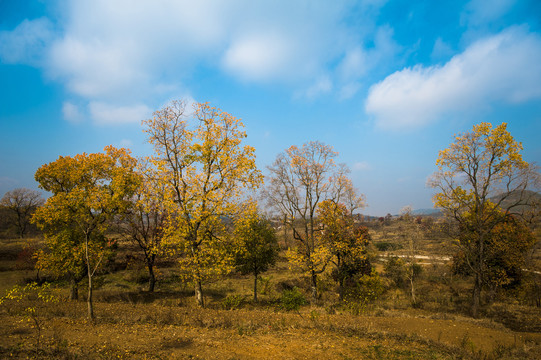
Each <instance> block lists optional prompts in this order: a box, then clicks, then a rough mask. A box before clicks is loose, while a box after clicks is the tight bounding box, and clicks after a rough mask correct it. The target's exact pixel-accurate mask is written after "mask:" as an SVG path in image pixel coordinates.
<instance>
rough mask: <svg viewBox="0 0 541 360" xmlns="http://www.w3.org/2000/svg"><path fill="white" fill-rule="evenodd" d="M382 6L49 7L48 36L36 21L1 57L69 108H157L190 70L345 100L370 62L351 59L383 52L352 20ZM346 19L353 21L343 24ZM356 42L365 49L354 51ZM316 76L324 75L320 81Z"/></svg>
mask: <svg viewBox="0 0 541 360" xmlns="http://www.w3.org/2000/svg"><path fill="white" fill-rule="evenodd" d="M383 3H384V1H374V0H365V1H362V2H361V3H355V2H341V1H340V2H313V1H311V0H300V1H289V0H277V1H269V2H254V1H251V0H231V1H218V0H199V1H191V0H178V1H171V0H156V1H152V2H151V1H135V2H134V1H131V0H118V1H114V2H111V1H109V0H68V1H66V2H61V3H60V4H59V6H58V12H57V13H56V15H58V16H57V18H56V19H55V21H57V23H55V28H54V29H53V26H52V22H51V21H50V20H47V19H46V18H42V19H37V20H32V21H28V20H25V21H24V22H22V23H21V24H20V25H19V26H18V27H17V28H15V29H14V30H12V31H7V32H2V33H0V57H1V59H2V61H4V62H10V63H30V64H32V65H34V66H39V67H42V68H43V69H44V72H45V74H46V75H47V76H48V77H49V78H51V79H54V80H56V81H59V82H61V83H63V84H64V85H65V86H66V88H67V89H68V91H69V92H71V94H70V95H72V96H78V97H79V99H76V100H77V101H78V103H86V104H91V103H94V105H92V106H90V107H89V108H95V103H108V104H109V105H110V106H113V107H116V108H121V107H123V104H126V103H138V104H145V106H149V107H156V106H157V105H159V104H160V103H163V102H164V100H165V99H168V98H170V97H171V95H172V94H178V93H182V92H189V89H187V88H186V84H184V83H183V82H184V81H185V79H189V78H190V76H191V74H192V72H193V69H194V68H195V67H196V66H201V67H202V68H206V67H210V68H218V69H220V70H223V71H225V72H226V73H228V74H230V75H231V76H233V77H234V78H236V79H238V80H240V81H247V82H261V83H269V82H271V83H280V84H287V85H288V86H290V87H291V89H298V88H304V89H308V90H305V92H306V93H313V94H316V95H317V94H323V93H326V92H328V91H330V90H328V89H329V87H330V84H335V83H336V84H338V83H339V85H337V86H333V89H338V91H339V92H340V96H341V97H344V98H345V97H350V96H353V95H354V94H355V92H356V91H357V89H358V88H359V84H360V82H359V78H360V77H362V76H364V74H366V73H367V69H369V67H370V66H372V65H370V64H374V63H377V61H371V60H370V61H368V60H366V59H363V61H364V62H367V63H368V65H366V64H362V63H360V62H359V61H360V59H359V58H358V56H359V55H361V56H363V57H364V58H366V56H368V57H373V56H379V55H378V54H380V53H384V52H385V51H386V49H387V48H386V45H388V42H386V41H387V40H388V38H389V36H388V34H389V33H392V31H391V30H390V28H388V27H383V28H381V29H379V30H378V28H377V27H376V26H375V25H374V23H373V21H366V22H363V21H361V20H363V19H369V18H370V17H371V16H372V15H373V13H374V12H377V9H378V8H379V7H381V6H383ZM352 11H355V14H356V16H357V17H358V18H359V22H356V23H353V22H350V21H346V20H345V19H346V17H348V16H351V12H352ZM53 30H55V31H53ZM363 43H367V44H373V45H374V49H369V50H367V52H366V53H365V52H359V51H361V49H362V47H361V45H362V44H363ZM391 45H393V44H391ZM370 46H372V45H370ZM348 49H349V50H348ZM346 54H347V55H346ZM341 59H344V61H343V65H341V66H340V69H337V68H336V66H337V65H336V64H338V63H340V60H341ZM322 74H328V79H327V80H325V81H323V82H322V81H321V79H320V76H321V75H322ZM336 78H340V79H338V80H337V79H336ZM314 79H316V83H315V84H314ZM94 111H95V112H96V110H95V109H94Z"/></svg>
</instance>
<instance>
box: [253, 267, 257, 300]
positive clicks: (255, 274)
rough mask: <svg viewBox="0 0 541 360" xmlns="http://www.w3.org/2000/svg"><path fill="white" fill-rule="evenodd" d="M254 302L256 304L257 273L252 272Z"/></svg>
mask: <svg viewBox="0 0 541 360" xmlns="http://www.w3.org/2000/svg"><path fill="white" fill-rule="evenodd" d="M254 302H257V272H254Z"/></svg>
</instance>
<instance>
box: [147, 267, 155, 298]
mask: <svg viewBox="0 0 541 360" xmlns="http://www.w3.org/2000/svg"><path fill="white" fill-rule="evenodd" d="M148 275H149V277H148V292H154V286H155V285H156V275H154V267H153V266H152V264H148Z"/></svg>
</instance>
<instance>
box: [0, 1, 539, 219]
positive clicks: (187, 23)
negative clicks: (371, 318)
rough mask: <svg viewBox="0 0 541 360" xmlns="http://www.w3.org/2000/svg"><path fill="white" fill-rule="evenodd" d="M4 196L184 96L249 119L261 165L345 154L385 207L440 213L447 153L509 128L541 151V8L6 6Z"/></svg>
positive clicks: (419, 4)
mask: <svg viewBox="0 0 541 360" xmlns="http://www.w3.org/2000/svg"><path fill="white" fill-rule="evenodd" d="M0 85H1V86H0V195H1V194H3V193H5V192H6V191H8V190H11V189H14V188H17V187H28V188H32V189H37V184H36V183H35V181H34V179H33V174H34V172H35V171H36V169H37V168H38V167H39V166H41V165H42V164H44V163H48V162H51V161H54V160H56V159H57V158H58V156H60V155H74V154H77V153H82V152H97V151H102V150H103V148H104V146H106V145H109V144H113V145H115V146H124V147H129V148H130V149H132V151H133V153H134V154H135V155H137V156H142V155H146V154H148V153H149V152H150V148H149V146H148V145H147V144H146V143H145V136H144V134H143V132H142V128H141V125H140V122H141V120H142V119H146V118H149V117H150V116H151V114H152V112H153V111H154V110H157V109H159V108H161V107H162V106H163V105H165V104H166V103H167V102H168V101H170V100H172V99H178V98H185V99H190V100H194V101H201V102H203V101H208V102H210V103H211V104H212V105H213V106H217V107H219V108H221V109H222V110H224V111H227V112H229V113H231V114H233V115H234V116H236V117H239V118H242V120H243V122H244V124H245V126H246V131H247V133H248V138H247V142H248V143H249V144H251V145H253V146H255V148H256V154H257V162H258V166H259V167H260V169H262V170H263V171H264V170H265V167H266V166H267V165H270V164H271V163H272V162H273V161H274V159H275V158H276V155H277V154H278V153H280V152H282V151H283V150H284V149H286V148H288V147H289V146H291V145H302V144H303V143H305V142H307V141H310V140H320V141H322V142H325V143H327V144H329V145H332V146H333V147H334V148H335V150H336V151H338V152H339V154H340V155H339V161H340V162H344V163H346V164H347V165H348V166H349V167H350V169H351V171H352V172H351V177H352V179H353V181H354V184H355V186H356V187H357V188H358V189H359V191H360V192H361V193H363V194H364V195H365V197H366V202H367V205H368V207H367V208H366V209H365V210H364V211H363V212H364V213H367V214H372V215H384V214H386V213H387V212H390V213H397V212H398V211H399V209H400V208H402V207H403V206H405V205H411V206H412V207H413V208H415V209H419V208H430V207H432V201H431V196H432V193H433V190H432V189H430V188H427V187H426V180H427V178H428V177H429V176H430V175H431V174H432V173H433V172H434V171H435V165H434V164H435V161H436V158H437V156H438V151H439V150H441V149H444V148H446V147H447V146H448V145H449V144H450V143H451V142H452V141H453V135H454V134H458V133H461V132H464V131H469V130H471V128H472V126H473V125H474V124H477V123H479V122H482V121H488V122H492V123H493V124H500V123H501V122H507V123H508V124H509V126H508V128H509V131H510V132H511V134H512V135H513V136H514V137H515V138H516V139H517V140H519V141H521V142H522V143H523V145H524V152H523V155H524V158H525V159H526V160H527V161H529V162H536V163H539V162H540V160H541V141H540V140H541V137H540V133H541V132H540V131H541V2H539V1H538V0H516V1H513V0H472V1H459V0H450V1H429V0H427V1H397V0H395V1H393V0H389V1H379V0H366V1H313V0H298V1H291V0H289V1H285V0H284V1H281V0H278V1H250V0H231V1H206V0H200V1H181V0H179V1H172V0H171V1H160V0H155V1H130V0H119V1H114V0H77V1H75V0H74V1H23V0H21V1H15V0H12V1H10V0H0Z"/></svg>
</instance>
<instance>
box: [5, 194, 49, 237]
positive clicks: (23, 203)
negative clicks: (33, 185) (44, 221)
mask: <svg viewBox="0 0 541 360" xmlns="http://www.w3.org/2000/svg"><path fill="white" fill-rule="evenodd" d="M44 202H45V201H44V200H43V198H42V197H41V193H40V192H38V191H34V190H30V189H26V188H18V189H15V190H11V191H8V192H7V193H5V194H4V197H3V198H2V200H1V201H0V204H1V205H3V206H5V207H6V208H8V209H10V210H11V211H12V212H13V213H14V214H15V215H16V222H15V225H16V227H17V232H18V233H19V236H20V237H21V238H23V237H24V235H25V233H26V230H27V227H28V224H29V223H30V218H31V217H32V214H33V213H34V211H35V210H36V209H37V207H38V206H41V205H43V203H44Z"/></svg>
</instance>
